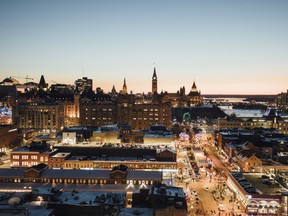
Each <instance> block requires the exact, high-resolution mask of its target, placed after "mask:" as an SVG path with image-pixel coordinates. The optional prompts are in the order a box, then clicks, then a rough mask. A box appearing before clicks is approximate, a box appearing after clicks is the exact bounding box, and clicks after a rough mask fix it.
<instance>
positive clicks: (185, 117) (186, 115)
mask: <svg viewBox="0 0 288 216" xmlns="http://www.w3.org/2000/svg"><path fill="white" fill-rule="evenodd" d="M183 122H185V123H190V122H191V115H190V113H189V112H186V113H184V114H183Z"/></svg>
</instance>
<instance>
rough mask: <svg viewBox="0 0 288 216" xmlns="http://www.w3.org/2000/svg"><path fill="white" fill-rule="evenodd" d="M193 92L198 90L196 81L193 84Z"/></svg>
mask: <svg viewBox="0 0 288 216" xmlns="http://www.w3.org/2000/svg"><path fill="white" fill-rule="evenodd" d="M191 92H198V90H197V87H196V84H195V81H193V85H192V88H191Z"/></svg>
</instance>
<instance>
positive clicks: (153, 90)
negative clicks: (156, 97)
mask: <svg viewBox="0 0 288 216" xmlns="http://www.w3.org/2000/svg"><path fill="white" fill-rule="evenodd" d="M152 94H157V75H156V68H155V67H154V72H153V76H152Z"/></svg>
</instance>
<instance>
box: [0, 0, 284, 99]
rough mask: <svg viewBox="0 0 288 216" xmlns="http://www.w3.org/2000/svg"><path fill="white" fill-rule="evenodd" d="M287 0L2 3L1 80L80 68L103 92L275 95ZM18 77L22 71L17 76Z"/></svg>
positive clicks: (74, 73) (66, 74) (57, 77)
mask: <svg viewBox="0 0 288 216" xmlns="http://www.w3.org/2000/svg"><path fill="white" fill-rule="evenodd" d="M287 11H288V1H287V0H283V1H277V0H275V1H272V0H269V1H267V0H246V1H244V0H242V1H240V0H239V1H238V0H235V1H234V0H233V1H231V0H226V1H223V0H217V1H215V0H210V1H208V0H207V1H206V0H203V1H192V0H190V1H188V0H187V1H169V0H164V1H161V0H158V1H153V0H151V1H149V0H145V1H135V0H131V1H128V0H121V1H119V0H115V1H113V0H107V1H104V0H103V1H96V0H95V1H88V0H85V1H72V0H69V1H68V0H67V1H65V0H61V1H58V0H49V1H39V0H35V1H30V0H25V1H23V0H19V1H15V0H1V1H0V29H1V33H0V80H3V79H4V78H6V77H9V76H18V77H25V76H27V75H28V76H30V77H33V78H34V79H35V81H37V82H38V81H39V80H40V76H41V75H42V74H43V75H44V76H45V79H46V81H47V82H51V80H54V81H57V82H59V83H67V84H69V83H70V84H72V83H74V81H75V80H76V79H78V78H81V77H82V76H87V77H89V78H92V79H93V80H94V88H96V87H97V86H100V87H102V88H103V89H104V91H106V92H107V91H110V90H111V88H112V85H113V84H115V87H116V90H119V89H120V88H122V84H123V79H124V77H126V80H127V86H128V91H130V90H132V91H133V92H134V93H136V92H143V91H144V92H148V91H151V78H152V73H153V67H154V63H155V66H156V69H157V75H158V89H159V91H161V90H162V89H163V90H167V91H171V92H176V91H177V90H178V89H179V88H180V87H181V86H185V87H186V89H187V91H189V89H190V88H191V86H192V83H193V81H194V80H195V81H196V84H197V87H198V89H200V90H201V92H202V93H203V94H207V93H223V94H231V93H232V94H276V93H279V92H283V91H286V90H287V88H288V85H287V83H288V39H287V38H288V24H287V23H288V13H287ZM19 80H20V81H23V82H24V81H25V80H24V79H22V80H21V79H19Z"/></svg>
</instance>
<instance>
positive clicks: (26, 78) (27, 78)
mask: <svg viewBox="0 0 288 216" xmlns="http://www.w3.org/2000/svg"><path fill="white" fill-rule="evenodd" d="M12 78H17V79H25V80H26V83H27V82H28V80H34V79H33V78H31V77H28V75H27V76H26V77H16V76H12Z"/></svg>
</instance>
